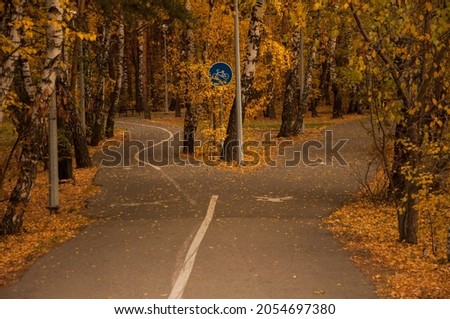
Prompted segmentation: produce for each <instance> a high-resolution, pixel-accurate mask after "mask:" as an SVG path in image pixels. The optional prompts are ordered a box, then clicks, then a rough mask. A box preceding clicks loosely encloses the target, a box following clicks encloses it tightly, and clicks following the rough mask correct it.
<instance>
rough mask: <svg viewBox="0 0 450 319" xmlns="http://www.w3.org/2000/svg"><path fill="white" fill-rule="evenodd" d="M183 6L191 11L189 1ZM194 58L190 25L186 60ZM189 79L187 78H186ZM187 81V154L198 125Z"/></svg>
mask: <svg viewBox="0 0 450 319" xmlns="http://www.w3.org/2000/svg"><path fill="white" fill-rule="evenodd" d="M185 7H186V10H187V11H189V12H190V11H191V2H190V0H186V2H185ZM194 58H195V46H194V31H193V30H192V28H191V27H190V26H188V28H187V30H186V60H187V61H188V64H189V63H193V61H194ZM187 81H189V79H188V80H187ZM189 86H190V85H189V83H186V94H185V99H186V100H185V106H186V114H185V115H184V128H183V132H184V133H183V135H184V151H185V152H186V153H188V154H193V153H194V151H195V133H196V132H197V125H198V112H199V110H197V107H196V106H195V105H194V104H193V102H192V101H191V97H190V92H189Z"/></svg>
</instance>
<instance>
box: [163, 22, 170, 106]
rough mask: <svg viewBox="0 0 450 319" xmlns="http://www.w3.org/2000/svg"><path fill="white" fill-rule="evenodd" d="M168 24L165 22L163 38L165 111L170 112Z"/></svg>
mask: <svg viewBox="0 0 450 319" xmlns="http://www.w3.org/2000/svg"><path fill="white" fill-rule="evenodd" d="M167 29H168V26H167V24H163V38H164V84H165V87H164V112H165V113H169V90H168V87H167V40H166V32H167Z"/></svg>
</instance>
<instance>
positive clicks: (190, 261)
mask: <svg viewBox="0 0 450 319" xmlns="http://www.w3.org/2000/svg"><path fill="white" fill-rule="evenodd" d="M218 198H219V196H218V195H213V196H211V200H210V201H209V206H208V210H207V212H206V216H205V219H204V220H203V222H202V224H201V225H200V228H199V229H198V231H197V234H196V235H195V237H194V240H193V241H192V243H191V246H190V247H189V250H188V252H187V254H186V258H185V259H184V263H183V267H182V268H181V271H180V273H179V274H178V277H177V280H176V281H175V284H174V285H173V288H172V291H171V293H170V295H169V299H181V298H182V297H183V292H184V289H185V288H186V285H187V283H188V281H189V277H190V275H191V272H192V268H193V267H194V262H195V257H196V256H197V252H198V249H199V248H200V244H201V242H202V240H203V237H204V236H205V234H206V231H207V230H208V227H209V224H210V223H211V220H212V218H213V216H214V209H215V207H216V203H217V199H218Z"/></svg>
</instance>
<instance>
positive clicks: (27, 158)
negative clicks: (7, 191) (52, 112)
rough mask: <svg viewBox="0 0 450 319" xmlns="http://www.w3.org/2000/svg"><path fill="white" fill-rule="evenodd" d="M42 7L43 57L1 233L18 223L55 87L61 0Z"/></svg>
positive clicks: (50, 0) (32, 179) (16, 227)
mask: <svg viewBox="0 0 450 319" xmlns="http://www.w3.org/2000/svg"><path fill="white" fill-rule="evenodd" d="M46 11H47V18H48V24H47V53H46V59H45V63H44V67H43V71H42V76H41V80H40V84H39V87H38V93H37V97H36V99H35V101H34V103H33V104H32V106H31V108H30V111H29V112H28V113H27V115H26V117H25V118H24V119H23V122H24V123H25V125H26V127H27V130H26V132H25V134H24V137H23V142H22V151H21V154H20V157H19V164H20V170H19V176H18V179H17V182H16V186H15V187H14V189H13V191H12V193H11V196H10V198H9V202H8V205H7V209H6V213H5V215H4V217H3V220H2V224H1V226H0V233H1V234H3V235H10V234H15V233H17V232H19V231H20V229H21V227H22V224H23V216H24V214H25V209H26V205H27V203H28V200H29V198H30V194H31V190H32V188H33V185H34V182H35V178H36V169H37V163H38V160H39V157H40V156H41V154H42V145H43V144H45V143H44V141H45V137H46V135H45V124H46V119H47V112H48V105H49V102H50V98H51V96H52V94H53V92H54V91H55V83H56V77H57V70H58V67H59V63H60V60H61V51H62V50H61V49H62V44H63V28H62V15H63V7H62V5H61V1H60V0H47V2H46Z"/></svg>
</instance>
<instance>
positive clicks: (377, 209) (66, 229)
mask: <svg viewBox="0 0 450 319" xmlns="http://www.w3.org/2000/svg"><path fill="white" fill-rule="evenodd" d="M356 118H358V117H356V116H348V117H346V118H345V119H338V120H331V119H330V114H328V113H326V112H324V113H322V114H321V116H320V117H319V118H314V119H313V118H310V117H308V118H307V125H306V129H307V133H306V134H304V135H302V136H301V137H300V138H298V139H297V140H295V142H296V143H301V142H302V141H305V140H308V139H313V138H315V137H317V136H319V135H320V134H321V132H322V131H323V130H324V129H325V128H326V127H328V126H330V125H333V124H339V123H342V122H346V121H351V120H356ZM152 122H155V123H160V124H164V125H169V126H175V127H182V119H181V118H173V117H169V116H164V115H162V114H160V115H159V116H158V115H157V116H155V118H154V120H153V121H152ZM202 125H203V127H204V128H207V127H208V125H209V124H208V123H207V122H204V123H202ZM278 125H279V123H278V122H277V121H275V120H266V119H253V120H249V121H248V122H247V123H246V132H247V133H246V134H247V135H246V138H247V139H248V138H253V137H254V138H259V137H260V136H261V135H262V134H263V133H265V132H267V131H270V132H272V134H273V135H274V136H275V135H276V133H277V129H278ZM0 129H1V130H3V131H2V134H0V137H1V140H0V148H2V152H1V154H6V152H3V150H7V148H8V147H9V146H10V145H12V143H13V141H14V138H13V134H4V133H5V132H11V130H12V128H11V127H8V126H7V125H5V124H4V125H3V126H2V127H0ZM200 130H201V128H200ZM7 136H10V138H9V139H8V138H7ZM96 151H98V149H93V150H92V152H96ZM0 161H2V162H3V161H4V158H0ZM13 165H14V164H13ZM96 172H97V168H91V169H83V170H74V174H75V179H74V181H73V182H69V183H64V184H61V188H60V189H61V203H62V205H61V209H60V213H59V214H54V215H50V214H48V211H47V209H46V206H47V205H46V202H47V196H48V182H47V175H46V172H44V171H43V170H40V172H39V176H38V179H37V182H36V187H35V190H34V192H33V196H32V199H31V201H30V205H29V209H28V211H27V214H26V217H25V224H24V230H23V232H22V233H20V234H18V235H15V236H7V237H3V238H0V251H1V252H2V254H1V256H0V286H4V285H7V284H9V283H11V282H14V281H16V280H17V279H19V278H20V277H21V275H22V274H23V272H24V271H25V270H26V269H27V268H28V267H29V266H30V265H31V264H32V263H33V262H34V261H35V260H36V259H37V258H38V257H39V256H42V255H43V254H45V253H46V252H48V251H49V250H51V249H52V248H54V247H56V246H58V245H60V244H61V243H62V242H64V241H67V240H68V239H70V238H73V237H75V236H77V234H78V233H79V231H80V230H81V229H83V227H85V226H87V225H89V224H90V223H91V222H92V221H93V220H94V218H92V217H87V216H85V214H84V211H85V207H86V203H87V200H88V199H89V198H90V197H92V196H93V195H94V194H95V193H96V192H97V191H98V190H99V188H98V187H97V186H95V185H93V178H94V177H95V174H96ZM13 177H14V176H9V177H8V180H7V181H6V182H5V185H4V189H3V190H2V191H3V192H2V193H3V194H2V195H3V196H4V195H5V194H8V193H9V192H10V191H11V189H12V186H13V180H14V178H13ZM2 198H3V197H2ZM6 204H7V202H6V201H2V202H0V211H1V212H4V211H5V209H6ZM324 222H325V224H326V227H328V228H329V229H330V230H331V231H332V233H333V234H334V236H335V237H336V238H337V239H338V240H340V241H341V242H342V244H343V245H344V247H345V249H347V250H348V251H349V253H350V254H351V255H352V260H353V261H354V262H355V263H356V264H358V265H359V266H360V267H361V268H362V269H363V271H364V273H365V274H366V276H367V277H368V278H370V279H371V280H372V281H373V282H374V284H375V286H376V288H377V294H378V296H379V297H382V298H450V265H449V264H448V263H445V262H444V261H443V258H442V251H440V253H439V254H438V255H437V256H434V255H433V254H432V253H430V252H429V251H428V250H427V249H426V248H427V247H428V246H429V245H417V246H410V245H405V244H402V243H398V242H397V241H396V237H397V235H396V214H395V210H394V209H393V208H392V207H390V206H385V205H383V206H380V205H378V206H375V205H373V204H371V203H370V202H369V201H368V200H367V196H365V195H364V194H363V193H361V194H359V195H358V196H356V197H355V200H354V201H352V202H350V203H348V204H346V205H344V206H343V207H342V208H341V209H340V210H338V211H336V212H335V213H333V214H332V215H331V216H330V217H328V218H326V219H325V220H324ZM424 236H427V235H426V234H425V235H424ZM439 240H441V239H439ZM441 241H442V240H441Z"/></svg>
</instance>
